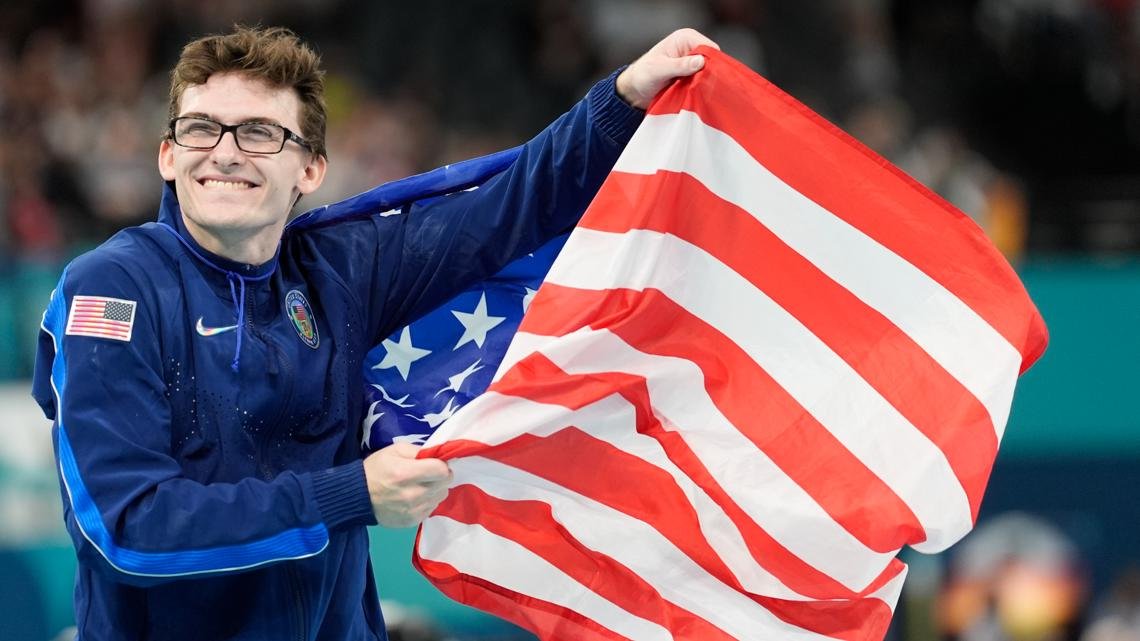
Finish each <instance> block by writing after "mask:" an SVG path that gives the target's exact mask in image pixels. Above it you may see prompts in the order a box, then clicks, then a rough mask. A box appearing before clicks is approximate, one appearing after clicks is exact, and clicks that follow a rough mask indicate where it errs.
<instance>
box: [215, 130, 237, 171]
mask: <svg viewBox="0 0 1140 641" xmlns="http://www.w3.org/2000/svg"><path fill="white" fill-rule="evenodd" d="M210 154H211V155H212V156H213V157H214V160H215V161H216V162H219V163H222V164H234V163H237V162H240V161H241V160H242V159H244V158H245V154H244V152H242V150H241V148H240V147H238V145H237V133H236V132H233V131H226V132H222V138H221V139H220V140H218V144H216V145H214V148H213V149H212V150H210Z"/></svg>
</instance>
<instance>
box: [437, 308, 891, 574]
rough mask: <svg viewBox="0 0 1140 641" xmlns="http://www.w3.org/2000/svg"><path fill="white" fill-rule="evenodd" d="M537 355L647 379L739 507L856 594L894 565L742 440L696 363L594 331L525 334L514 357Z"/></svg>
mask: <svg viewBox="0 0 1140 641" xmlns="http://www.w3.org/2000/svg"><path fill="white" fill-rule="evenodd" d="M531 352H540V353H541V354H542V355H544V356H545V357H547V358H548V359H550V360H551V361H552V362H553V363H554V364H555V365H557V366H558V367H559V368H561V369H562V370H563V371H566V372H568V373H570V374H590V373H597V372H628V373H631V374H635V375H638V376H642V377H644V378H645V379H646V385H647V386H648V388H649V395H650V397H651V400H652V403H653V408H654V411H655V412H656V415H657V417H658V418H659V419H660V420H661V423H662V427H664V428H665V429H667V430H670V431H673V432H677V433H678V434H680V436H681V437H682V438H683V439H684V440H685V442H686V443H687V444H688V445H689V447H690V448H691V449H692V450H693V452H694V453H695V454H696V455H697V457H698V458H699V459H701V461H703V462H704V464H705V466H706V467H707V468H708V471H709V473H710V474H711V475H712V477H713V478H714V479H715V480H716V482H717V483H718V484H719V485H720V486H721V488H723V489H724V491H725V492H726V493H728V495H729V496H730V497H731V498H732V500H733V501H735V502H736V504H737V505H739V506H740V507H741V508H742V509H743V510H744V511H745V512H747V513H748V515H749V516H750V517H752V519H753V520H754V521H755V522H756V524H757V525H759V526H760V527H761V528H763V529H764V530H765V531H767V532H768V533H769V534H770V535H771V536H772V538H774V539H776V541H778V542H779V543H780V544H781V545H783V546H784V547H785V548H787V549H788V550H789V551H790V552H791V553H792V554H794V555H796V556H797V557H799V558H800V559H802V560H803V561H805V562H806V563H808V564H809V565H811V566H813V567H815V568H816V569H817V570H819V571H821V572H823V573H825V574H827V575H829V576H831V577H832V578H834V579H835V580H836V581H838V582H840V583H841V584H843V585H844V586H846V587H847V588H848V589H850V590H853V591H856V592H858V591H861V590H863V589H864V588H865V587H867V585H869V584H870V583H871V581H873V580H874V579H875V578H876V577H877V576H878V575H879V574H880V573H881V572H882V571H883V568H885V567H886V565H887V563H889V562H890V560H891V559H892V558H894V555H895V553H894V551H891V552H876V551H874V550H871V549H869V548H867V546H865V545H864V544H863V543H862V542H860V541H859V540H858V539H857V538H855V537H854V536H853V535H852V534H851V533H850V532H848V531H847V530H845V529H843V528H842V527H840V526H839V524H838V523H836V522H835V521H834V520H833V519H832V518H831V516H830V515H829V514H828V513H827V512H825V511H824V510H823V508H821V507H820V506H819V504H818V503H817V502H816V501H815V499H813V498H812V497H811V496H810V495H809V494H808V493H807V492H805V491H804V489H803V488H802V487H800V486H799V485H797V484H796V483H794V482H793V481H792V480H791V479H790V478H788V476H787V475H786V474H785V473H784V472H783V470H781V469H780V468H779V467H777V466H776V465H775V464H774V463H773V462H772V460H771V459H770V458H768V456H767V455H766V454H764V452H763V451H761V450H760V449H759V448H757V447H756V445H755V444H754V443H752V441H750V440H748V439H747V438H746V437H745V436H744V435H743V434H741V433H740V432H739V431H738V430H737V428H736V426H734V425H733V424H732V423H731V422H730V421H729V420H728V419H727V418H725V416H724V415H723V414H721V412H720V410H719V409H718V408H717V406H716V405H715V404H714V403H713V401H712V399H711V398H709V396H708V393H707V392H705V388H704V376H703V374H702V372H701V370H700V368H698V367H697V366H696V365H695V364H694V363H692V362H691V361H688V360H685V359H681V358H674V357H670V356H656V355H652V354H646V353H643V352H639V351H637V350H635V349H633V348H632V347H630V346H629V345H628V344H627V343H626V342H625V341H623V340H621V339H620V338H619V337H617V336H615V335H613V334H612V333H611V332H609V331H606V330H601V331H594V330H590V329H587V328H583V329H580V330H578V331H575V332H572V333H570V334H566V335H564V336H560V337H549V336H538V335H535V334H529V333H526V332H519V333H517V334H515V338H514V340H513V341H512V343H511V347H510V349H509V350H508V353H507V358H508V359H509V358H512V357H517V356H518V355H525V354H528V353H531ZM505 361H506V359H504V362H505ZM458 416H459V414H457V415H456V417H458ZM456 417H453V418H452V420H455V418H456ZM789 514H794V515H795V517H796V518H794V519H789V518H788V515H789ZM805 523H811V524H812V527H810V528H807V527H804V524H805Z"/></svg>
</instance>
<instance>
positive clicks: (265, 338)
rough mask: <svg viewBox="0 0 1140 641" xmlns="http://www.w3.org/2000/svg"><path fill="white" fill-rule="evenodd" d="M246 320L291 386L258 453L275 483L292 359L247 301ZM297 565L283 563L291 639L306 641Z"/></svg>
mask: <svg viewBox="0 0 1140 641" xmlns="http://www.w3.org/2000/svg"><path fill="white" fill-rule="evenodd" d="M245 319H246V320H245V324H246V327H245V329H247V330H249V333H250V334H251V335H252V336H256V337H257V338H258V339H259V340H261V342H262V343H264V344H265V347H266V351H267V352H268V354H269V356H270V358H272V359H273V361H274V363H276V365H277V368H278V369H279V370H280V371H279V372H278V374H279V375H280V376H281V377H282V380H283V381H286V382H287V386H288V387H287V393H286V396H285V398H284V399H283V400H282V402H281V404H280V406H279V407H280V409H278V411H277V415H276V416H274V417H273V421H272V422H271V423H270V426H271V428H270V429H269V430H267V431H266V434H265V436H264V438H263V439H262V447H261V448H259V449H258V453H257V458H258V461H257V469H258V471H259V472H260V473H261V475H262V477H263V478H264V479H265V480H267V481H269V480H272V479H273V477H274V476H276V472H275V471H274V470H273V468H272V467H271V466H270V465H269V462H268V461H267V460H266V458H265V452H266V449H267V448H269V447H270V446H271V445H272V443H273V438H274V437H275V436H276V435H277V431H278V430H279V429H280V426H281V419H282V417H284V416H285V413H286V411H287V410H288V408H289V404H290V403H291V402H292V401H293V385H294V381H293V372H292V367H290V364H289V359H287V358H285V351H284V350H283V349H281V346H279V345H278V344H277V342H276V341H274V340H273V339H272V337H271V336H270V335H269V334H268V333H267V332H262V331H261V330H259V329H258V328H257V326H256V323H255V322H254V314H253V303H252V301H251V300H250V299H246V314H245ZM294 563H296V562H295V561H286V562H285V563H284V566H285V576H286V579H287V581H288V582H289V592H290V593H291V594H292V596H293V607H292V608H290V609H291V610H292V611H293V612H294V613H295V614H294V616H293V617H291V618H292V620H293V625H294V627H295V630H296V632H295V634H293V635H292V637H293V638H294V639H296V640H297V641H306V640H307V639H308V636H309V634H308V629H307V625H308V624H307V622H306V619H307V617H306V616H305V599H304V594H303V593H302V590H301V577H300V575H299V574H298V573H297V568H296V567H295V566H294Z"/></svg>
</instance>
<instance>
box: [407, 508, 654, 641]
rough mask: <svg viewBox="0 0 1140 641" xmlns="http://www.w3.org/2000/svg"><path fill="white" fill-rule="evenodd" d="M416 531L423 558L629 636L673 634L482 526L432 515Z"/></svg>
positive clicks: (648, 637) (650, 638) (648, 638)
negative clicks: (444, 564) (418, 531)
mask: <svg viewBox="0 0 1140 641" xmlns="http://www.w3.org/2000/svg"><path fill="white" fill-rule="evenodd" d="M420 532H421V535H420V538H419V543H418V545H417V549H418V550H419V554H420V557H421V558H424V559H428V560H431V561H439V562H442V563H447V564H448V565H450V566H452V567H454V568H455V569H456V570H459V571H460V572H462V573H464V574H469V575H472V576H478V577H482V578H484V579H486V580H488V581H490V582H492V583H494V584H496V585H499V586H502V587H504V588H506V589H508V590H513V591H515V592H518V593H519V594H525V595H527V596H529V597H533V598H536V599H542V600H543V601H548V602H550V603H554V604H556V605H560V606H562V607H564V608H568V609H570V610H573V611H575V612H577V613H579V614H581V615H583V616H585V617H586V618H589V619H592V620H594V621H596V622H598V623H600V624H601V625H603V626H605V627H606V628H609V629H610V630H613V631H614V632H617V633H618V634H621V635H623V636H625V637H627V638H629V639H639V640H640V639H644V640H645V641H658V640H659V641H671V639H672V638H673V635H671V634H670V633H669V631H668V630H666V629H665V628H662V627H661V626H659V625H657V624H656V623H653V622H651V621H646V620H645V619H642V618H640V617H637V616H634V615H633V614H630V613H629V612H627V611H626V610H623V609H622V608H619V607H618V606H616V605H614V604H613V603H611V602H610V601H608V600H606V599H603V598H602V597H600V596H598V595H597V594H595V593H594V592H591V591H590V590H588V589H586V588H585V586H583V585H582V584H581V583H578V582H577V581H575V580H574V579H572V578H570V577H569V576H567V575H566V574H565V573H563V572H562V570H561V569H559V568H558V567H556V566H554V565H551V564H550V563H549V562H547V560H546V559H544V558H542V557H540V556H538V555H536V554H534V553H533V552H531V551H530V550H528V549H526V548H524V547H523V546H521V545H519V544H518V543H515V542H514V541H512V540H510V539H506V538H503V537H501V536H499V535H497V534H494V533H492V532H489V531H488V530H486V529H485V528H483V527H482V526H479V525H468V524H466V523H460V522H459V521H456V520H454V519H449V518H447V517H443V516H432V517H430V518H428V519H427V520H426V521H424V526H423V528H422V529H421V530H420ZM520 568H525V571H519V570H520Z"/></svg>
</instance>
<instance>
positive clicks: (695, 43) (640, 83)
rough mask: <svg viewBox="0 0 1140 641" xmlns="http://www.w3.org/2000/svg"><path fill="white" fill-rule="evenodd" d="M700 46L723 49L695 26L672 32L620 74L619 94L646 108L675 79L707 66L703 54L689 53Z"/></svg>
mask: <svg viewBox="0 0 1140 641" xmlns="http://www.w3.org/2000/svg"><path fill="white" fill-rule="evenodd" d="M700 45H708V46H710V47H712V48H713V49H717V50H719V49H720V47H719V46H717V44H716V43H715V42H713V41H712V40H709V39H708V38H706V37H705V36H704V34H702V33H700V32H699V31H696V30H695V29H678V30H677V31H674V32H673V33H671V34H669V35H668V36H666V37H665V39H664V40H662V41H661V42H658V43H657V44H655V45H653V48H652V49H650V50H649V51H647V52H646V53H645V55H643V56H641V57H640V58H638V59H637V61H636V62H634V63H633V64H631V65H630V66H628V67H626V69H625V71H623V72H621V74H620V75H619V76H618V77H617V93H618V95H619V96H621V98H622V100H625V101H626V102H628V103H629V104H631V105H633V106H634V107H637V108H638V109H646V108H647V107H649V103H650V101H652V100H653V98H655V97H656V96H657V94H658V93H660V92H661V90H662V89H664V88H665V87H666V85H668V84H669V83H670V82H672V81H673V80H674V79H675V78H684V77H685V76H691V75H693V74H694V73H696V72H697V71H699V70H700V69H701V67H703V66H705V59H704V56H699V55H698V56H693V55H689V54H690V52H692V50H693V49H696V48H697V47H699V46H700Z"/></svg>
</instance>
